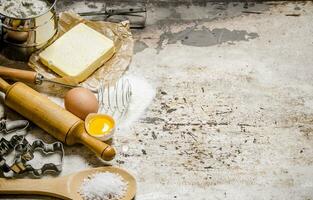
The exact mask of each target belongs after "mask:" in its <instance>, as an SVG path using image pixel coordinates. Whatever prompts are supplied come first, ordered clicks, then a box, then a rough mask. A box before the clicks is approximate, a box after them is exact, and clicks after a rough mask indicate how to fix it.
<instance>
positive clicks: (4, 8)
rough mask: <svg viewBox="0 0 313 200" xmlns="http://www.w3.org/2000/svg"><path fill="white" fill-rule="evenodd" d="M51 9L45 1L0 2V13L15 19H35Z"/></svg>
mask: <svg viewBox="0 0 313 200" xmlns="http://www.w3.org/2000/svg"><path fill="white" fill-rule="evenodd" d="M49 8H50V4H49V3H48V2H47V1H45V0H0V13H2V14H4V15H6V16H9V17H15V18H29V17H35V16H38V15H40V14H42V13H44V12H46V11H47V10H48V9H49Z"/></svg>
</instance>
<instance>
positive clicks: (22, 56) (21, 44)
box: [0, 0, 58, 61]
mask: <svg viewBox="0 0 313 200" xmlns="http://www.w3.org/2000/svg"><path fill="white" fill-rule="evenodd" d="M47 2H49V3H50V5H51V6H50V8H49V10H47V11H46V12H44V13H42V14H40V15H37V16H35V17H30V18H15V17H11V16H7V15H5V14H3V13H0V42H1V52H2V54H3V55H5V56H6V57H8V58H10V59H13V60H23V61H25V60H28V58H29V56H30V55H31V54H32V53H33V52H34V51H36V50H38V49H40V48H42V47H43V46H44V45H46V44H47V43H48V42H49V41H50V40H51V39H52V38H53V37H54V36H55V35H56V34H57V30H58V19H57V13H56V0H47Z"/></svg>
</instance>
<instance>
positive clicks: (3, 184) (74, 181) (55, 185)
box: [0, 167, 136, 200]
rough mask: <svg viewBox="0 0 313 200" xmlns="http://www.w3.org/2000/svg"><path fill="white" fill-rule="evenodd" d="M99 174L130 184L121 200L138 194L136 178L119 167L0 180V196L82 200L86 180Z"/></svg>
mask: <svg viewBox="0 0 313 200" xmlns="http://www.w3.org/2000/svg"><path fill="white" fill-rule="evenodd" d="M97 172H111V173H115V174H119V175H120V176H121V177H122V178H123V179H124V181H126V182H127V183H128V188H127V191H126V194H125V195H124V197H123V198H122V199H121V200H131V199H133V198H134V196H135V194H136V180H135V178H134V177H133V176H132V175H130V174H129V173H128V172H126V171H125V170H123V169H120V168H117V167H99V168H92V169H88V170H85V171H81V172H78V173H75V174H71V175H69V176H63V177H59V178H51V179H5V178H0V194H28V195H44V196H50V197H57V198H61V199H71V200H82V197H81V196H80V194H79V193H78V191H79V189H80V186H81V184H82V182H83V180H84V179H85V178H87V177H88V176H89V175H91V174H94V173H97Z"/></svg>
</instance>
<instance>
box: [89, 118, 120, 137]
mask: <svg viewBox="0 0 313 200" xmlns="http://www.w3.org/2000/svg"><path fill="white" fill-rule="evenodd" d="M113 127H114V122H113V121H112V120H111V119H109V118H108V117H105V116H96V117H94V118H91V119H90V120H89V122H88V127H87V128H88V133H89V134H92V135H104V134H108V133H110V131H111V130H112V128H113Z"/></svg>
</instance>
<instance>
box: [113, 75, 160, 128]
mask: <svg viewBox="0 0 313 200" xmlns="http://www.w3.org/2000/svg"><path fill="white" fill-rule="evenodd" d="M125 78H127V79H128V80H129V82H130V84H131V87H132V97H131V101H130V104H129V108H128V111H127V113H126V115H125V116H124V117H123V119H122V120H121V121H120V123H119V124H118V129H120V130H121V129H123V130H126V129H129V128H130V127H131V125H132V124H133V123H134V122H135V121H137V120H138V119H139V118H140V117H142V115H143V114H144V112H145V110H146V109H147V108H148V107H149V105H150V104H151V102H152V100H153V99H154V96H155V89H154V88H153V87H152V86H151V85H150V84H149V82H148V81H147V80H146V79H144V78H142V77H138V76H133V75H128V76H126V77H125Z"/></svg>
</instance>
